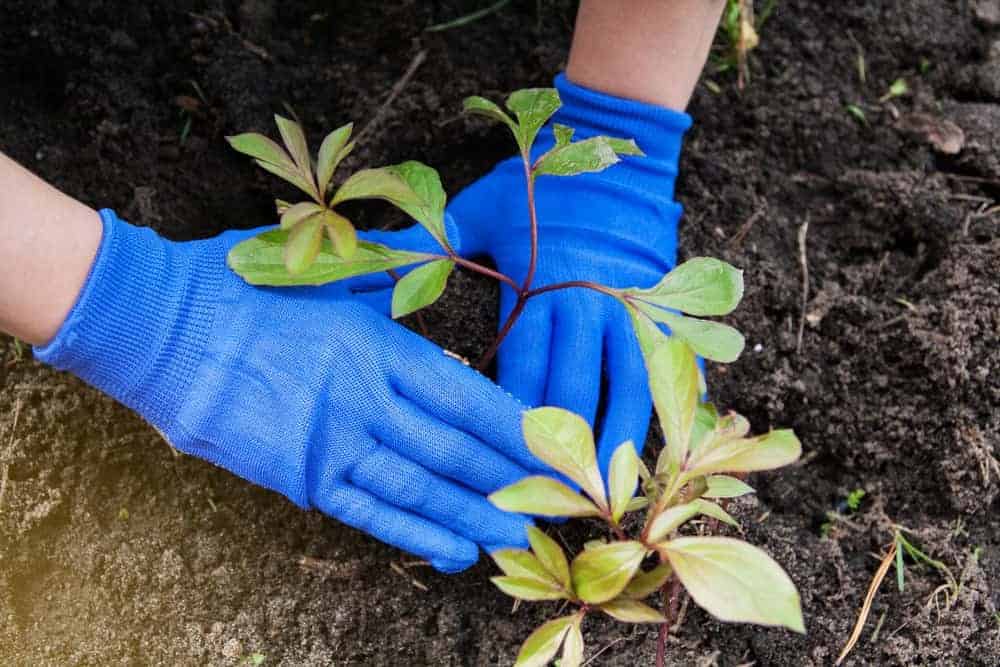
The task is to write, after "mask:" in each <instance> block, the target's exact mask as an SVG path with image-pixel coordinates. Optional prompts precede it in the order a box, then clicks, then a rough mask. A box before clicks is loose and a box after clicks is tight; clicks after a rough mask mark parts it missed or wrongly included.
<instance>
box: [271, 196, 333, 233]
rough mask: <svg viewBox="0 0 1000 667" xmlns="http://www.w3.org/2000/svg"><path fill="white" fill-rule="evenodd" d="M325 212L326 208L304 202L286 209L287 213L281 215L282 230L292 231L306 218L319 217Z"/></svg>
mask: <svg viewBox="0 0 1000 667" xmlns="http://www.w3.org/2000/svg"><path fill="white" fill-rule="evenodd" d="M325 210H326V209H325V208H324V207H322V206H320V205H319V204H316V203H314V202H311V201H303V202H299V203H298V204H293V205H292V206H289V207H288V208H287V209H285V212H284V213H282V214H281V228H282V229H291V228H292V227H294V226H295V225H297V224H299V223H300V222H302V221H303V220H305V219H306V218H311V217H312V216H314V215H319V214H320V213H322V212H323V211H325Z"/></svg>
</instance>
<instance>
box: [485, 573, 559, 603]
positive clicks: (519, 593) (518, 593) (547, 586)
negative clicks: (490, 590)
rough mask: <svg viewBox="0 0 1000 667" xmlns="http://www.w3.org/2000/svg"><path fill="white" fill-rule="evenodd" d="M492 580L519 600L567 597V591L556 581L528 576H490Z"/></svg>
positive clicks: (495, 584)
mask: <svg viewBox="0 0 1000 667" xmlns="http://www.w3.org/2000/svg"><path fill="white" fill-rule="evenodd" d="M490 581H492V582H493V585H494V586H496V587H497V588H499V589H500V590H501V591H503V592H504V593H506V594H507V595H509V596H511V597H512V598H517V599H518V600H529V601H532V602H537V601H539V600H562V599H565V598H566V591H565V590H563V588H562V586H560V585H559V584H557V583H555V582H554V581H552V582H544V581H539V580H537V579H530V578H528V577H490Z"/></svg>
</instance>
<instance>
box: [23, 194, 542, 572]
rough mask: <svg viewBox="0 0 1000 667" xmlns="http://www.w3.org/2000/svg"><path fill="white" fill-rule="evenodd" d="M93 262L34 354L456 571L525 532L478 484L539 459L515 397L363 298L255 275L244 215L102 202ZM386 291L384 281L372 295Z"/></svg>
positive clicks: (210, 449)
mask: <svg viewBox="0 0 1000 667" xmlns="http://www.w3.org/2000/svg"><path fill="white" fill-rule="evenodd" d="M101 218H102V220H103V224H104V237H103V239H102V241H101V246H100V249H99V251H98V255H97V258H96V259H95V261H94V265H93V267H92V269H91V273H90V276H89V277H88V279H87V282H86V284H85V286H84V288H83V290H82V291H81V293H80V296H79V298H78V301H77V303H76V305H75V306H74V307H73V309H72V311H71V312H70V314H69V315H68V317H67V319H66V321H65V322H64V323H63V325H62V327H61V328H60V330H59V332H58V333H57V334H56V337H55V338H54V339H53V340H52V341H51V342H50V343H49V344H48V345H46V346H44V347H42V348H38V349H36V350H35V355H36V357H37V358H38V359H40V360H42V361H44V362H46V363H49V364H52V365H53V366H56V367H57V368H60V369H64V370H68V371H70V372H72V373H74V374H76V375H78V376H79V377H81V378H83V379H84V380H86V381H87V382H89V383H90V384H92V385H94V386H95V387H97V388H99V389H101V390H102V391H105V392H106V393H108V394H110V395H111V396H113V397H114V398H116V399H118V400H119V401H121V402H122V403H124V404H125V405H127V406H129V407H130V408H132V409H134V410H136V411H137V412H138V413H139V414H141V415H142V416H143V417H145V418H146V419H147V420H148V421H149V422H151V423H152V424H153V425H154V426H156V427H157V428H158V429H159V430H160V431H161V432H162V433H163V434H164V435H165V436H166V438H167V439H168V440H169V441H170V443H171V444H172V445H173V446H174V447H176V448H177V449H179V450H181V451H184V452H187V453H189V454H192V455H194V456H199V457H202V458H205V459H208V460H209V461H211V462H213V463H215V464H217V465H219V466H222V467H224V468H227V469H229V470H231V471H232V472H234V473H236V474H237V475H239V476H241V477H243V478H245V479H248V480H250V481H252V482H254V483H256V484H259V485H261V486H264V487H267V488H269V489H273V490H275V491H278V492H280V493H282V494H284V495H285V496H287V497H288V498H290V499H291V500H292V501H293V502H295V503H296V504H297V505H299V506H301V507H303V508H316V509H318V510H320V511H322V512H324V513H325V514H328V515H330V516H333V517H336V518H338V519H340V520H341V521H343V522H344V523H346V524H348V525H351V526H354V527H356V528H359V529H361V530H364V531H366V532H368V533H370V534H371V535H373V536H374V537H376V538H378V539H380V540H383V541H385V542H388V543H389V544H392V545H395V546H397V547H400V548H402V549H405V550H407V551H410V552H412V553H414V554H416V555H417V556H420V557H422V558H426V559H427V560H429V561H430V562H431V564H432V565H433V566H434V567H436V568H437V569H439V570H441V571H444V572H455V571H458V570H462V569H464V568H467V567H469V566H470V565H472V564H473V563H474V562H475V561H476V560H477V556H478V548H477V544H478V545H483V546H485V547H486V548H488V549H493V548H497V547H501V546H504V547H507V546H526V535H525V528H526V525H527V524H528V519H526V518H524V517H521V516H518V515H513V514H508V513H505V512H501V511H500V510H498V509H496V508H495V507H494V506H493V505H491V504H490V503H489V502H488V501H487V500H486V498H485V495H486V494H488V493H490V492H492V491H495V490H496V489H498V488H500V487H502V486H504V485H507V484H510V483H512V482H515V481H517V480H519V479H521V478H522V477H524V476H525V475H526V474H529V470H531V469H535V470H537V469H538V466H539V465H540V464H539V463H538V462H537V461H536V460H535V459H534V458H533V457H532V456H531V454H530V453H529V452H528V451H527V449H526V448H525V446H524V444H523V440H522V436H521V428H520V418H521V412H522V407H521V406H520V405H519V404H518V402H517V401H516V400H515V399H514V398H512V397H511V396H509V395H508V394H506V393H505V392H503V391H502V390H501V389H500V388H498V387H497V386H496V385H494V384H493V383H491V382H490V381H489V380H487V379H486V378H484V377H482V376H481V375H479V374H478V373H476V372H475V371H473V370H471V369H469V368H466V367H465V366H463V365H462V364H461V363H459V362H457V361H455V360H453V359H451V358H449V357H447V356H446V355H445V354H444V353H443V351H442V350H441V349H440V348H439V347H437V346H435V345H433V344H432V343H430V342H428V341H427V340H424V339H423V338H421V337H420V336H418V335H416V334H414V333H412V332H410V331H408V330H407V329H405V328H403V327H402V326H400V325H397V324H396V323H394V322H392V321H391V320H390V319H388V318H386V317H384V316H383V315H381V314H378V313H376V312H375V311H374V310H372V309H371V308H370V307H369V306H367V305H364V304H362V303H359V302H357V301H353V300H350V301H348V300H336V299H331V298H329V297H330V295H331V294H334V292H331V291H330V290H328V289H325V288H308V287H306V288H274V289H267V288H263V289H262V288H255V287H252V286H250V285H248V284H247V283H245V282H244V281H243V280H242V279H240V278H239V277H238V276H236V275H235V274H233V273H232V272H230V271H229V270H228V269H227V268H226V264H225V258H226V253H227V251H228V250H229V248H230V247H232V245H233V244H234V243H236V242H237V241H239V240H241V239H242V238H245V237H246V236H247V234H248V233H246V232H242V233H227V234H223V235H222V236H219V237H216V238H213V239H208V240H205V241H194V242H189V243H175V242H171V241H167V240H165V239H163V238H161V237H159V236H157V235H156V234H155V233H154V232H153V231H151V230H149V229H142V228H137V227H133V226H131V225H128V224H127V223H124V222H122V221H120V220H118V218H116V217H115V215H114V213H112V212H111V211H107V210H105V211H102V212H101ZM379 298H381V297H379Z"/></svg>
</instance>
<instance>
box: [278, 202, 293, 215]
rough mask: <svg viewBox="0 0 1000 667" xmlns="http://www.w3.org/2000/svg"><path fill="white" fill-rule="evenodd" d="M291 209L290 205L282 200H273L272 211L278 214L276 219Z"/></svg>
mask: <svg viewBox="0 0 1000 667" xmlns="http://www.w3.org/2000/svg"><path fill="white" fill-rule="evenodd" d="M291 207H292V205H291V203H290V202H287V201H285V200H284V199H275V200H274V210H275V211H277V212H278V217H281V216H283V215H284V214H285V211H287V210H288V209H290V208H291Z"/></svg>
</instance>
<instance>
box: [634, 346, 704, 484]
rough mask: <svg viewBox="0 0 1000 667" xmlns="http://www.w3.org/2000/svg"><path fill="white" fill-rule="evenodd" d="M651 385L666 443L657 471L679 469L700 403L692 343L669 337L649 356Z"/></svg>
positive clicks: (648, 366) (647, 358)
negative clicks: (690, 344) (689, 344)
mask: <svg viewBox="0 0 1000 667" xmlns="http://www.w3.org/2000/svg"><path fill="white" fill-rule="evenodd" d="M646 368H647V369H648V371H649V389H650V392H651V393H652V394H653V403H654V404H655V405H656V414H657V415H658V416H659V418H660V426H661V427H662V428H663V435H664V437H665V438H666V441H667V442H666V446H665V447H664V448H663V451H662V452H661V453H660V457H659V460H658V461H657V463H656V472H657V474H660V473H663V472H667V471H668V470H671V469H679V468H680V466H681V464H683V462H684V458H685V457H686V456H687V452H688V446H689V444H690V441H691V430H692V427H693V424H694V414H695V409H696V407H697V405H698V365H697V363H696V362H695V358H694V352H692V350H691V348H690V346H688V344H687V343H685V342H684V341H683V340H681V339H679V338H673V337H671V338H667V339H665V340H663V341H661V342H660V343H659V345H657V347H656V349H655V350H653V353H652V354H651V355H649V356H648V357H646Z"/></svg>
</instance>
